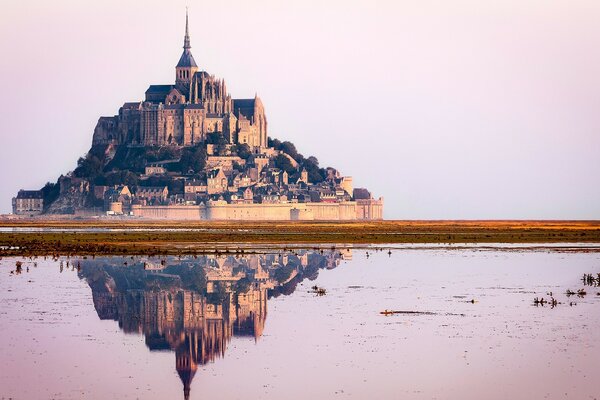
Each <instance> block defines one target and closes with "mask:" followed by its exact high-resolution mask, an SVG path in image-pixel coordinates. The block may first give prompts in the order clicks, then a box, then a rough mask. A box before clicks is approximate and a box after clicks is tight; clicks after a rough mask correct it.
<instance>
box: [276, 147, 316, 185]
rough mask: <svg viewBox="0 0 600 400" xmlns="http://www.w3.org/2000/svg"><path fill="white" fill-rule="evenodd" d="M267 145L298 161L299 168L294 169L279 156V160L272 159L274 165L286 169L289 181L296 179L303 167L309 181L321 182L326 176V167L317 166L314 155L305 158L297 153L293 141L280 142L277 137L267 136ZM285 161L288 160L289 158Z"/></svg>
mask: <svg viewBox="0 0 600 400" xmlns="http://www.w3.org/2000/svg"><path fill="white" fill-rule="evenodd" d="M268 145H269V147H273V148H275V149H276V150H280V151H283V152H284V153H286V154H288V155H289V156H290V157H292V158H293V159H294V160H296V162H298V164H299V168H298V169H295V168H293V167H291V164H290V165H288V163H287V162H286V161H284V160H283V159H282V158H280V159H279V160H277V159H276V160H274V165H275V167H277V168H281V169H283V170H285V171H287V173H288V174H289V175H290V178H291V179H290V181H292V180H297V179H298V177H299V176H300V171H301V170H302V169H303V168H304V169H306V172H308V180H309V181H310V182H311V183H320V182H323V181H324V180H325V178H326V177H327V169H325V168H319V160H318V159H317V158H316V157H314V156H310V157H307V158H305V157H304V156H303V155H302V154H300V153H298V151H297V150H296V146H294V144H293V143H291V142H288V141H284V142H281V141H279V140H278V139H272V138H269V140H268ZM287 161H288V162H289V160H287ZM290 167H291V168H290Z"/></svg>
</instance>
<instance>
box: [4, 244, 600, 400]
mask: <svg viewBox="0 0 600 400" xmlns="http://www.w3.org/2000/svg"><path fill="white" fill-rule="evenodd" d="M17 261H21V262H22V265H21V267H20V273H19V270H17V267H16V264H17ZM67 261H68V262H69V264H68V265H67ZM584 273H592V274H594V275H593V276H596V274H598V273H600V253H598V252H597V251H589V252H586V251H585V250H584V249H580V250H579V251H572V250H571V251H563V250H560V249H550V248H548V249H539V248H536V249H535V250H533V249H529V250H528V249H523V248H521V249H506V248H505V249H502V248H498V249H489V248H486V249H477V248H470V249H469V248H466V249H455V250H444V249H418V248H417V249H406V248H399V249H394V250H393V251H391V254H388V252H387V250H386V251H375V250H373V249H370V250H365V249H360V250H356V249H355V250H352V249H344V250H340V249H335V250H332V249H328V250H325V251H320V250H319V251H308V250H293V252H289V251H288V252H286V251H284V250H283V249H276V250H273V252H272V253H268V252H267V253H261V254H247V253H245V254H244V255H239V254H238V255H237V256H224V255H209V256H198V257H185V258H181V259H180V258H177V257H163V258H158V257H154V258H148V257H102V258H95V259H91V258H87V259H84V258H71V259H59V260H52V259H50V258H48V259H43V258H38V259H36V260H30V259H27V260H25V259H18V258H4V259H2V260H0V307H1V308H0V355H1V362H0V398H2V399H9V398H13V399H80V398H85V399H110V398H125V399H167V398H168V399H177V398H180V399H184V398H189V399H202V398H218V399H282V398H285V399H307V398H315V399H345V398H354V399H365V398H369V399H482V398H485V399H507V398H511V399H544V398H547V399H558V398H560V399H562V398H571V399H596V398H599V396H600V385H599V384H598V376H599V375H600V294H599V293H600V287H596V284H592V285H591V286H590V285H585V284H584V282H582V280H581V277H582V276H583V274H584ZM315 286H316V289H317V290H315V289H313V287H315ZM582 288H584V289H585V292H586V294H585V295H583V296H577V295H571V296H567V295H566V292H567V290H572V291H575V292H577V290H579V289H582ZM318 289H324V292H325V293H324V294H323V293H322V292H323V291H321V294H318V293H315V292H316V291H319V290H318ZM549 292H552V295H553V297H554V298H555V299H556V300H557V301H558V302H559V304H557V305H556V306H555V307H551V306H550V305H549V304H545V305H543V306H539V305H538V306H535V305H534V304H533V300H534V298H535V297H538V298H541V297H544V298H545V299H549V298H550V295H549V294H548V293H549ZM384 310H395V311H406V312H410V313H397V314H390V315H383V314H381V311H384Z"/></svg>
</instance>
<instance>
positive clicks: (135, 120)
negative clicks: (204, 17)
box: [93, 14, 267, 148]
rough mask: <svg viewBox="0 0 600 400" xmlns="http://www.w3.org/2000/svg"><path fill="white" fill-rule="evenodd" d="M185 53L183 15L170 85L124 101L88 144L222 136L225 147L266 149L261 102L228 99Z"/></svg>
mask: <svg viewBox="0 0 600 400" xmlns="http://www.w3.org/2000/svg"><path fill="white" fill-rule="evenodd" d="M190 49H191V45H190V36H189V31H188V17H187V14H186V21H185V37H184V41H183V54H181V58H180V59H179V62H178V63H177V66H176V67H175V83H174V84H167V85H150V87H149V88H148V90H146V98H145V100H144V101H140V102H133V103H131V102H128V103H125V104H123V106H122V107H121V108H120V109H119V115H115V116H113V117H100V119H99V121H98V124H97V125H96V128H95V129H94V138H93V144H94V145H96V144H116V145H119V144H129V145H140V146H161V145H180V146H193V145H196V144H198V143H202V142H204V139H205V138H206V135H207V134H209V133H211V132H221V133H223V135H224V136H225V138H226V139H227V140H228V141H229V143H230V144H237V143H240V144H242V143H245V144H248V145H249V146H250V147H251V148H257V147H266V146H267V117H266V115H265V109H264V107H263V105H262V102H261V100H260V98H258V96H255V97H254V98H253V99H232V98H231V95H230V94H229V93H228V92H227V86H226V84H225V81H224V80H223V79H217V78H215V76H214V75H210V74H209V73H208V72H206V71H201V70H200V68H199V67H198V65H197V64H196V61H195V60H194V57H193V56H192V52H191V50H190Z"/></svg>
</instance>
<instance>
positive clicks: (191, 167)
mask: <svg viewBox="0 0 600 400" xmlns="http://www.w3.org/2000/svg"><path fill="white" fill-rule="evenodd" d="M204 167H206V148H205V146H204V145H203V144H200V145H198V146H194V147H186V148H184V149H183V150H182V152H181V159H180V160H179V172H181V173H182V174H199V173H201V172H202V171H203V170H204Z"/></svg>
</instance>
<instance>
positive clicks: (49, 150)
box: [0, 0, 600, 219]
mask: <svg viewBox="0 0 600 400" xmlns="http://www.w3.org/2000/svg"><path fill="white" fill-rule="evenodd" d="M186 5H189V11H190V35H191V41H192V42H191V43H192V52H193V54H194V58H195V59H196V62H197V63H198V64H199V66H200V68H202V69H205V70H207V71H208V72H210V73H211V74H215V75H216V76H218V77H223V78H225V79H226V81H227V88H228V89H229V91H230V92H231V94H232V96H233V97H234V98H236V97H252V96H253V95H254V93H255V92H258V94H259V96H260V97H261V98H262V100H263V103H264V104H265V107H266V110H267V118H268V120H269V135H270V136H272V137H277V138H279V139H283V140H290V141H292V142H294V143H295V144H296V146H297V147H298V149H299V150H300V152H301V153H303V154H304V155H306V156H308V155H315V156H316V157H318V159H319V160H320V162H321V165H322V166H334V167H337V168H338V169H339V170H340V171H341V172H342V173H344V174H346V175H352V176H353V177H354V182H355V186H357V187H361V186H366V187H368V188H369V189H370V190H371V191H372V192H373V193H374V194H375V195H376V196H384V197H385V217H386V218H403V219H417V218H436V219H437V218H440V219H456V218H545V219H546V218H551V219H552V218H589V219H598V218H600V177H599V175H600V23H599V21H600V1H598V0H562V1H554V0H538V1H533V0H502V1H500V0H498V1H491V0H487V1H486V0H470V1H469V0H457V1H453V0H443V1H428V0H395V1H392V0H388V1H374V0H370V1H351V0H335V1H333V0H331V1H328V0H320V1H310V0H309V1H307V0H303V1H281V0H273V1H262V0H253V1H248V0H239V1H229V0H225V1H224V0H219V1H210V2H209V1H197V0H188V1H169V2H166V1H148V0H145V1H139V2H137V1H136V2H134V1H131V2H126V1H122V0H118V1H117V0H108V1H107V0H103V1H96V2H91V1H51V2H50V1H27V2H24V1H12V0H2V4H1V6H2V7H1V12H0V90H1V93H2V95H1V97H0V113H1V114H0V116H1V118H0V135H1V136H0V137H1V139H2V145H1V146H0V171H2V172H1V173H0V174H1V175H0V176H1V177H2V181H1V182H2V185H0V212H9V211H10V199H11V197H12V196H14V194H15V193H16V192H17V190H18V189H19V188H28V189H29V188H31V189H34V188H39V187H41V186H42V185H43V184H44V183H45V182H46V181H56V179H57V177H58V176H59V175H60V174H61V173H66V172H67V171H69V170H72V169H73V168H74V167H75V165H76V160H77V158H78V157H79V156H81V155H82V154H84V153H85V152H86V151H87V150H88V149H89V147H90V144H91V140H92V133H93V129H94V126H95V125H96V122H97V120H98V117H99V116H101V115H115V114H116V113H117V112H118V109H119V107H120V106H121V105H122V103H123V102H125V101H136V100H141V99H143V96H144V91H145V90H146V89H147V86H148V85H149V84H169V83H172V82H173V81H174V79H175V64H176V63H177V61H178V59H179V56H180V54H181V51H182V49H181V47H182V45H183V33H184V19H185V6H186Z"/></svg>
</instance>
